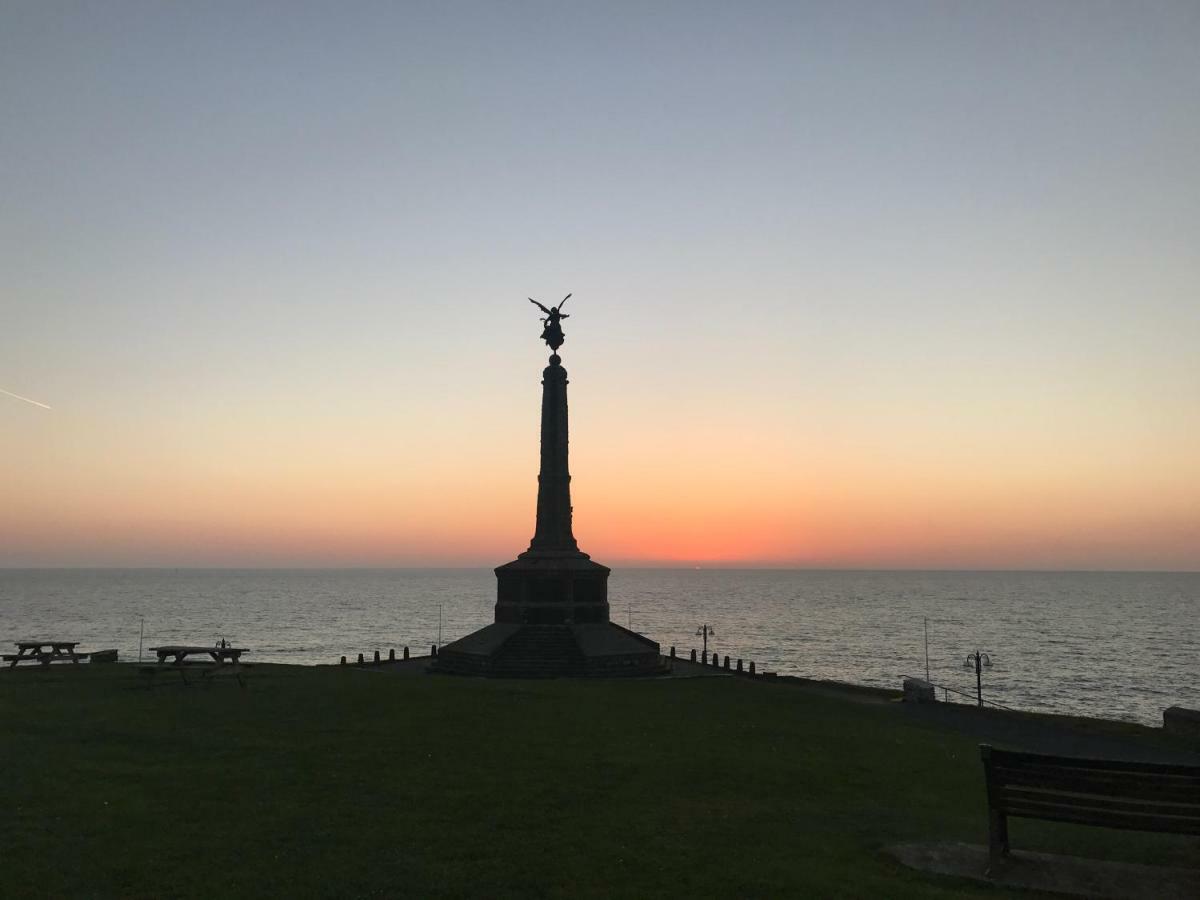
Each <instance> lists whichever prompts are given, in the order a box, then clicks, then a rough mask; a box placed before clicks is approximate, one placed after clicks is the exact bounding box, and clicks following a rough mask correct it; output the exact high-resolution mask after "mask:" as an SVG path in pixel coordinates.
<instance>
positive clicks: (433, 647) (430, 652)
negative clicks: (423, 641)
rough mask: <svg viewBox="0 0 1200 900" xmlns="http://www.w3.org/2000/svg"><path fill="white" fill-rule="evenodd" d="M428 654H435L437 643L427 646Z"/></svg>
mask: <svg viewBox="0 0 1200 900" xmlns="http://www.w3.org/2000/svg"><path fill="white" fill-rule="evenodd" d="M429 655H430V656H437V644H433V645H432V646H431V647H430V648H429Z"/></svg>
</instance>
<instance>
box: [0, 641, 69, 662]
mask: <svg viewBox="0 0 1200 900" xmlns="http://www.w3.org/2000/svg"><path fill="white" fill-rule="evenodd" d="M13 645H14V646H15V647H16V648H17V652H16V653H5V654H4V662H6V663H8V665H9V667H10V668H12V667H15V666H16V665H17V664H18V663H23V662H38V663H41V664H42V665H43V666H48V665H50V663H52V662H60V661H66V662H72V663H75V664H78V663H79V661H80V660H81V659H87V658H88V654H86V653H76V652H75V648H76V647H78V646H79V641H54V640H44V641H14V642H13Z"/></svg>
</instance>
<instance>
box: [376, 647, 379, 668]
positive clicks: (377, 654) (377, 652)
mask: <svg viewBox="0 0 1200 900" xmlns="http://www.w3.org/2000/svg"><path fill="white" fill-rule="evenodd" d="M375 665H379V651H378V650H376V651H375Z"/></svg>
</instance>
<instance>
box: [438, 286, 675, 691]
mask: <svg viewBox="0 0 1200 900" xmlns="http://www.w3.org/2000/svg"><path fill="white" fill-rule="evenodd" d="M570 297H571V295H570V294H567V296H566V297H565V298H564V299H563V301H562V303H560V304H559V305H558V306H555V307H551V308H549V309H547V308H546V307H545V306H542V304H540V303H538V302H537V301H536V300H533V299H532V298H531V299H530V302H531V303H534V304H536V305H537V306H538V307H539V308H540V309H541V310H542V311H543V312H544V313H545V314H546V316H545V318H543V319H542V324H543V330H542V340H544V341H545V342H546V343H547V344H548V345H549V347H550V349H551V351H553V352H552V355H551V356H550V364H549V365H548V366H546V368H545V369H543V370H542V450H541V469H540V471H539V473H538V495H537V521H536V525H535V527H534V532H533V539H532V540H531V541H530V542H529V549H528V550H526V551H525V552H524V553H522V554H520V555H519V556H518V557H517V558H516V559H514V560H513V561H512V562H510V563H505V564H504V565H502V566H500V567H498V568H497V569H496V607H495V610H496V620H495V622H494V623H493V624H491V625H488V626H486V627H485V628H481V629H480V630H478V631H475V632H473V633H471V634H468V635H467V636H466V637H463V638H460V639H459V640H457V641H454V642H453V643H450V644H447V645H446V646H445V647H442V648H441V649H440V650H439V652H438V656H437V659H436V661H435V662H434V664H433V668H434V670H435V671H439V672H448V673H452V674H464V675H489V676H495V677H506V678H536V677H558V676H613V675H652V674H657V673H658V672H659V671H660V670H661V668H662V663H661V660H660V658H659V646H658V644H656V643H655V642H654V641H652V640H650V639H649V638H646V637H643V636H642V635H640V634H636V633H635V632H632V631H629V630H627V629H625V628H622V627H621V626H619V625H617V624H615V623H613V622H610V621H609V615H608V612H609V608H608V574H609V571H610V570H609V568H608V567H607V566H602V565H600V564H599V563H598V562H595V561H594V560H592V559H591V558H590V557H589V556H588V555H587V554H586V553H584V552H583V551H581V550H580V549H579V545H578V543H576V541H575V535H574V533H573V531H572V528H571V511H572V510H571V473H570V469H569V468H568V465H567V456H568V454H567V450H568V441H567V370H566V369H564V368H563V367H562V359H561V358H560V357H559V355H558V352H557V351H558V348H559V347H561V346H562V344H563V341H564V340H565V335H564V334H563V331H562V324H561V320H562V319H566V318H568V316H567V315H565V314H564V313H563V312H562V307H563V305H564V304H565V303H566V301H567V300H568V299H570Z"/></svg>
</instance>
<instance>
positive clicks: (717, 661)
mask: <svg viewBox="0 0 1200 900" xmlns="http://www.w3.org/2000/svg"><path fill="white" fill-rule="evenodd" d="M712 666H713V668H714V669H719V668H721V657H720V656H718V655H717V651H716V650H714V651H713V658H712Z"/></svg>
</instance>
